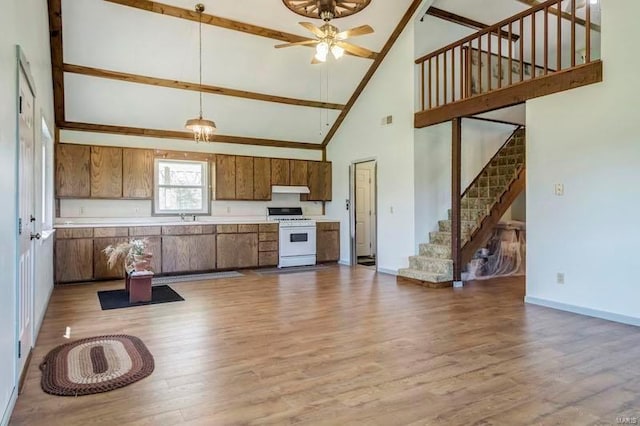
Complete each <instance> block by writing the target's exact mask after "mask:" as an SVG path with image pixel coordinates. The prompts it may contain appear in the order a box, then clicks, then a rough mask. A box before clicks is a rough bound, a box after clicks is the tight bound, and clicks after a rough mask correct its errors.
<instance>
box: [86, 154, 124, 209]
mask: <svg viewBox="0 0 640 426" xmlns="http://www.w3.org/2000/svg"><path fill="white" fill-rule="evenodd" d="M91 198H122V148H111V147H103V146H92V147H91Z"/></svg>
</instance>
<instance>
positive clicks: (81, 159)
mask: <svg viewBox="0 0 640 426" xmlns="http://www.w3.org/2000/svg"><path fill="white" fill-rule="evenodd" d="M90 162H91V147H89V146H86V145H73V144H58V145H57V146H56V196H57V197H59V198H64V197H71V198H89V196H91V172H90V170H91V167H90Z"/></svg>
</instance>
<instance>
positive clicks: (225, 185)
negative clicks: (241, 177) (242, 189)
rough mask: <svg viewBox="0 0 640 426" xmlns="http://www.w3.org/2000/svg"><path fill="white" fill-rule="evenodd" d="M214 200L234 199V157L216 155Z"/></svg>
mask: <svg viewBox="0 0 640 426" xmlns="http://www.w3.org/2000/svg"><path fill="white" fill-rule="evenodd" d="M215 194H216V196H215V198H216V200H235V199H236V157H235V155H221V154H220V155H216V182H215Z"/></svg>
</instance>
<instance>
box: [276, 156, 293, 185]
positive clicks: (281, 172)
mask: <svg viewBox="0 0 640 426" xmlns="http://www.w3.org/2000/svg"><path fill="white" fill-rule="evenodd" d="M289 182H290V178H289V160H287V159H285V158H272V159H271V185H285V186H286V185H289Z"/></svg>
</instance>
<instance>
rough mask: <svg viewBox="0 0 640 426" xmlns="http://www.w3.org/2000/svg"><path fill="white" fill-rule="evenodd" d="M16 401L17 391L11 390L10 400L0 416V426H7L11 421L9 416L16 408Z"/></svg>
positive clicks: (15, 389) (15, 388)
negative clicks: (0, 416)
mask: <svg viewBox="0 0 640 426" xmlns="http://www.w3.org/2000/svg"><path fill="white" fill-rule="evenodd" d="M17 400H18V389H17V387H14V388H13V392H12V393H11V398H10V399H9V404H8V405H7V407H6V408H5V410H4V413H3V414H2V418H1V419H0V426H7V425H8V424H9V419H11V414H12V413H13V409H14V407H15V406H16V401H17Z"/></svg>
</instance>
